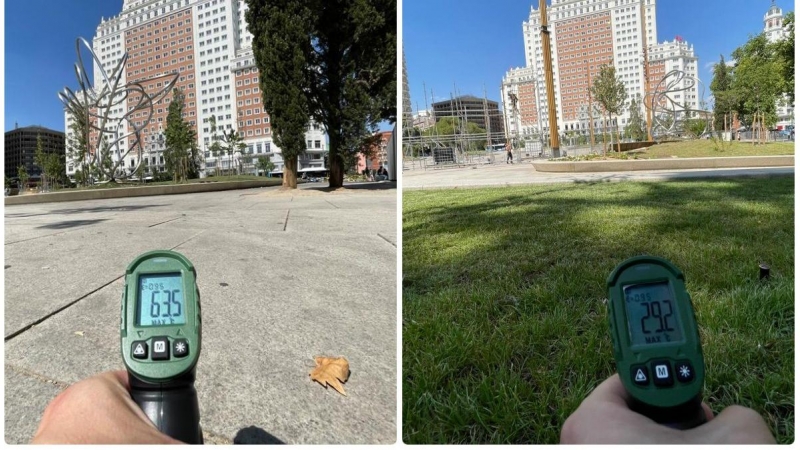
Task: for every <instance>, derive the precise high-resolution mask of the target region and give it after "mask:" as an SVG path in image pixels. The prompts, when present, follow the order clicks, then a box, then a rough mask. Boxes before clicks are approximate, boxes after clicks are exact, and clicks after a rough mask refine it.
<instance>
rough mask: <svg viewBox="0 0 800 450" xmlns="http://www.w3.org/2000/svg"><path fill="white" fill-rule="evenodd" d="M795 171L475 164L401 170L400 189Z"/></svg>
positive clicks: (788, 171)
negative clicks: (580, 169) (579, 169)
mask: <svg viewBox="0 0 800 450" xmlns="http://www.w3.org/2000/svg"><path fill="white" fill-rule="evenodd" d="M793 173H794V167H761V168H744V169H692V170H653V171H630V172H592V173H554V172H537V171H536V169H534V167H533V164H532V163H531V162H529V161H524V162H522V163H514V164H476V165H468V166H462V167H455V166H452V167H448V168H443V169H433V168H428V169H421V168H419V167H417V168H415V169H413V170H404V171H403V178H402V187H403V189H404V190H405V189H445V188H460V187H489V186H508V185H517V184H538V183H602V182H614V181H664V180H672V179H685V178H708V177H737V176H768V175H779V174H793Z"/></svg>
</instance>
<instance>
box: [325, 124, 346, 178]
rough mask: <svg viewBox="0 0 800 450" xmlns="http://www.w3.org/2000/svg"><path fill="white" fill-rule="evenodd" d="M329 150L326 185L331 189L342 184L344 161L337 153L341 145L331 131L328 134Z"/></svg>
mask: <svg viewBox="0 0 800 450" xmlns="http://www.w3.org/2000/svg"><path fill="white" fill-rule="evenodd" d="M329 139H330V150H329V151H328V163H329V164H330V166H331V167H330V177H329V178H328V187H330V188H332V189H336V188H340V187H342V186H343V185H344V161H343V159H342V157H341V155H340V154H339V152H340V151H341V146H340V145H339V139H338V137H336V136H334V134H333V133H331V134H330V135H329Z"/></svg>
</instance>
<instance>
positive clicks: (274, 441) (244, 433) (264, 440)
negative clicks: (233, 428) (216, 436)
mask: <svg viewBox="0 0 800 450" xmlns="http://www.w3.org/2000/svg"><path fill="white" fill-rule="evenodd" d="M233 443H234V444H241V445H283V444H286V442H283V441H282V440H280V439H278V438H277V437H275V436H274V435H273V434H271V433H268V432H267V431H265V430H263V429H262V428H259V427H256V426H249V427H247V428H242V429H241V430H239V432H238V433H236V437H234V438H233Z"/></svg>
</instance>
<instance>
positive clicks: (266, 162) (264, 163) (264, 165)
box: [256, 155, 275, 176]
mask: <svg viewBox="0 0 800 450" xmlns="http://www.w3.org/2000/svg"><path fill="white" fill-rule="evenodd" d="M256 167H257V168H258V170H263V171H264V176H267V174H269V173H270V172H272V171H273V170H275V163H273V162H272V161H271V160H270V157H269V155H267V156H259V157H258V159H257V160H256Z"/></svg>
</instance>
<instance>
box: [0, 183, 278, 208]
mask: <svg viewBox="0 0 800 450" xmlns="http://www.w3.org/2000/svg"><path fill="white" fill-rule="evenodd" d="M280 184H281V180H280V179H278V180H275V179H264V180H252V181H209V182H203V183H190V184H168V185H159V186H141V187H119V188H108V189H86V190H81V191H59V192H48V193H46V194H27V195H15V196H10V197H6V198H5V199H6V200H5V205H6V206H10V205H25V204H29V203H51V202H74V201H80V200H101V199H108V198H123V197H147V196H152V195H176V194H192V193H196V192H214V191H228V190H232V189H251V188H260V187H269V186H279V185H280Z"/></svg>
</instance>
